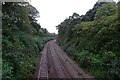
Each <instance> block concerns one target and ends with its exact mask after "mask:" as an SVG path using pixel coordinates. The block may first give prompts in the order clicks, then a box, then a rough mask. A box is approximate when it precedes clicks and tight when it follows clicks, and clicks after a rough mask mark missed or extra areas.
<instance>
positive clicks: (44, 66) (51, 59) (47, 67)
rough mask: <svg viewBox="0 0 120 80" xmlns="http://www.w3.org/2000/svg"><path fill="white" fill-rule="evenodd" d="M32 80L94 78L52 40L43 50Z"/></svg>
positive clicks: (82, 79)
mask: <svg viewBox="0 0 120 80" xmlns="http://www.w3.org/2000/svg"><path fill="white" fill-rule="evenodd" d="M34 79H36V80H41V79H65V80H69V79H70V80H74V79H79V80H88V79H92V80H94V77H93V76H91V75H89V74H87V73H86V72H85V71H84V70H83V69H82V68H80V67H79V66H78V65H77V64H76V63H75V62H74V61H73V60H72V59H71V58H69V57H68V56H67V55H66V54H65V52H64V51H62V50H61V49H60V47H59V46H58V45H57V44H56V41H55V40H52V41H49V42H48V43H47V44H46V45H45V47H44V49H43V52H42V56H41V59H40V62H39V63H38V66H37V68H36V71H35V74H34Z"/></svg>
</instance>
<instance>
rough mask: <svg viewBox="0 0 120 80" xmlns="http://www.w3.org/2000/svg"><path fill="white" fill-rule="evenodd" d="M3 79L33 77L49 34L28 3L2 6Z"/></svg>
mask: <svg viewBox="0 0 120 80" xmlns="http://www.w3.org/2000/svg"><path fill="white" fill-rule="evenodd" d="M2 13H3V16H2V33H3V36H2V37H3V39H2V48H3V49H2V56H3V67H2V68H3V73H2V77H3V80H23V79H21V78H24V79H25V80H27V79H28V78H32V75H33V73H34V71H35V70H34V69H35V66H36V62H37V60H38V58H39V57H38V56H39V55H40V52H41V50H42V48H43V46H44V44H45V43H46V42H47V41H48V40H50V39H51V35H50V33H48V31H47V30H46V29H44V28H41V26H40V25H39V24H38V23H37V20H36V19H35V18H36V17H38V16H39V15H38V14H39V13H38V11H37V10H36V9H35V8H34V7H33V6H31V5H30V4H29V3H25V2H21V3H12V2H11V3H10V2H9V3H7V2H6V3H3V5H2Z"/></svg>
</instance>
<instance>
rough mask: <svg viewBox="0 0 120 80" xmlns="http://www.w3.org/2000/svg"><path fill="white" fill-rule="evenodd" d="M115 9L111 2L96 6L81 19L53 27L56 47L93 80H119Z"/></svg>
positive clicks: (119, 38)
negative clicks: (90, 75) (55, 35)
mask: <svg viewBox="0 0 120 80" xmlns="http://www.w3.org/2000/svg"><path fill="white" fill-rule="evenodd" d="M117 6H118V4H115V3H114V2H113V3H99V2H97V3H96V4H95V6H94V7H93V9H91V10H89V11H88V12H87V13H86V14H85V15H82V16H80V18H78V19H71V18H69V19H66V20H64V21H63V22H62V23H61V24H60V25H58V26H57V28H58V32H59V34H58V40H59V44H60V46H62V47H63V48H64V49H65V51H66V52H67V53H68V54H69V55H70V56H71V57H72V58H73V59H74V60H75V61H77V62H78V63H79V64H80V66H82V67H84V68H85V69H86V70H87V71H89V72H91V73H92V74H93V75H94V76H96V78H97V79H101V78H104V79H105V80H113V79H118V78H120V65H119V61H120V49H119V47H120V28H119V26H120V23H119V22H120V20H119V18H118V15H117V9H118V7H117ZM91 15H93V16H91Z"/></svg>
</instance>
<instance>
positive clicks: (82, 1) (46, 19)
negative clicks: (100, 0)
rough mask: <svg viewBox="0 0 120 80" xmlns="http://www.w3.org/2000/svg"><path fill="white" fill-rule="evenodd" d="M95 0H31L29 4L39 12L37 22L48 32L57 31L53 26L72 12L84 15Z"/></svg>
mask: <svg viewBox="0 0 120 80" xmlns="http://www.w3.org/2000/svg"><path fill="white" fill-rule="evenodd" d="M114 1H118V0H114ZM96 2H97V0H31V4H32V5H33V6H34V7H35V8H36V9H37V10H38V11H39V12H40V18H39V19H38V23H40V25H41V27H43V28H46V29H47V30H48V31H49V32H50V33H57V30H56V27H55V26H57V25H59V24H60V23H61V22H62V21H63V20H65V19H66V18H67V17H69V16H71V15H72V14H73V13H74V12H76V13H78V14H79V15H84V14H85V13H86V12H87V11H88V10H89V9H92V8H93V6H94V4H95V3H96Z"/></svg>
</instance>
